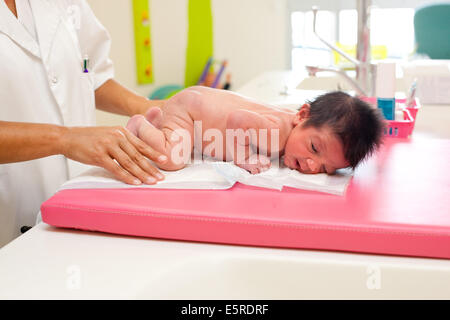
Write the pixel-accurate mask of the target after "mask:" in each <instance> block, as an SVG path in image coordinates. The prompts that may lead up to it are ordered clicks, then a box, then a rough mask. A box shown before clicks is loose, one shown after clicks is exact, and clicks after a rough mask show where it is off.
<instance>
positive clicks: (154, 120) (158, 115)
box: [145, 107, 163, 129]
mask: <svg viewBox="0 0 450 320" xmlns="http://www.w3.org/2000/svg"><path fill="white" fill-rule="evenodd" d="M145 118H146V119H147V120H148V122H150V123H151V124H152V125H154V126H155V127H156V128H158V129H161V126H162V121H163V114H162V111H161V109H160V108H159V107H153V108H150V109H148V111H147V112H146V113H145Z"/></svg>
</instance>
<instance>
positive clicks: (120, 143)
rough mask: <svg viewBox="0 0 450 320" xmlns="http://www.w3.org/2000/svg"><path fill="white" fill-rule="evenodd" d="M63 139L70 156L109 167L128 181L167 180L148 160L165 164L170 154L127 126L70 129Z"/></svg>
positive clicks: (119, 177) (65, 152) (86, 162)
mask: <svg viewBox="0 0 450 320" xmlns="http://www.w3.org/2000/svg"><path fill="white" fill-rule="evenodd" d="M61 141H62V153H63V155H64V156H66V157H67V158H69V159H72V160H75V161H78V162H82V163H85V164H89V165H95V166H99V167H102V168H105V169H106V170H108V171H109V172H111V173H112V174H114V176H115V177H116V178H117V179H118V180H120V181H123V182H125V183H127V184H135V185H137V184H141V183H142V182H143V183H146V184H155V183H156V182H157V181H158V180H162V179H164V176H163V175H162V173H161V172H159V170H158V169H156V168H155V167H154V166H153V165H152V164H151V163H150V161H149V160H148V159H151V160H153V161H155V162H158V163H165V162H166V161H167V157H166V156H164V155H162V154H161V153H159V152H156V151H155V150H153V149H152V148H151V147H150V146H148V145H147V144H145V143H144V142H143V141H142V140H140V139H139V138H137V137H136V136H134V135H133V134H132V133H131V132H130V131H128V129H126V128H124V127H120V126H115V127H71V128H66V130H65V132H64V134H63V137H62V139H61ZM146 157H147V158H148V159H146Z"/></svg>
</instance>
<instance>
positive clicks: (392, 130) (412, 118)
mask: <svg viewBox="0 0 450 320" xmlns="http://www.w3.org/2000/svg"><path fill="white" fill-rule="evenodd" d="M361 99H362V100H364V101H367V102H369V103H370V104H372V105H374V106H376V105H377V98H375V97H361ZM395 104H396V106H397V105H400V106H404V107H405V109H404V110H403V120H386V122H387V125H386V128H385V130H384V136H385V137H390V138H409V137H410V136H411V134H412V132H413V129H414V124H415V123H416V116H417V111H419V109H420V103H419V100H418V99H417V98H415V99H414V103H413V105H412V106H411V107H406V99H395Z"/></svg>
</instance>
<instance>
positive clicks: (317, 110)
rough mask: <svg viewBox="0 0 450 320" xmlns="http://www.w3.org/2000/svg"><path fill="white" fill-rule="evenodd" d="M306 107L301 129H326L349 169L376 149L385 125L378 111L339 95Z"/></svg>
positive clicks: (338, 92)
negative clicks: (337, 142)
mask: <svg viewBox="0 0 450 320" xmlns="http://www.w3.org/2000/svg"><path fill="white" fill-rule="evenodd" d="M309 105H310V106H311V108H310V113H309V118H308V119H307V120H306V121H305V123H304V126H305V127H316V128H321V127H322V126H324V125H326V126H328V127H329V128H330V129H331V130H332V132H334V133H335V134H336V136H337V137H338V138H339V139H340V141H341V142H342V144H343V147H344V156H345V159H346V160H347V161H348V162H349V163H350V167H352V168H353V169H355V168H356V167H357V165H358V164H359V163H360V162H361V161H363V160H364V159H366V158H367V157H369V156H370V155H371V154H372V153H373V152H374V151H375V150H376V149H377V148H378V147H379V146H380V144H381V140H382V137H383V131H384V126H385V121H384V118H383V115H382V113H381V112H380V110H379V109H378V108H374V107H372V106H370V105H369V104H368V103H366V102H364V101H362V100H361V99H359V98H356V97H352V96H350V95H348V94H347V93H345V92H341V91H335V92H329V93H326V94H324V95H321V96H319V97H318V98H316V99H315V100H314V101H312V102H309Z"/></svg>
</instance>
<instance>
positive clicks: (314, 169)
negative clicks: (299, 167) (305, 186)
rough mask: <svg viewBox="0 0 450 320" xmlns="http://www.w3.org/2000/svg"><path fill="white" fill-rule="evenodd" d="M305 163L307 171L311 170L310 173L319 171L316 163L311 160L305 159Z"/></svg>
mask: <svg viewBox="0 0 450 320" xmlns="http://www.w3.org/2000/svg"><path fill="white" fill-rule="evenodd" d="M306 163H307V164H308V167H309V170H311V171H312V172H317V171H318V170H319V166H318V165H317V162H315V161H314V160H313V159H307V160H306Z"/></svg>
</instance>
